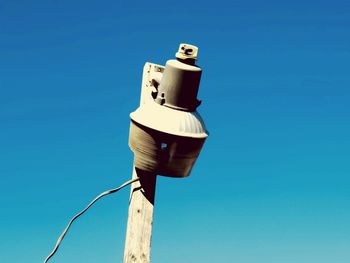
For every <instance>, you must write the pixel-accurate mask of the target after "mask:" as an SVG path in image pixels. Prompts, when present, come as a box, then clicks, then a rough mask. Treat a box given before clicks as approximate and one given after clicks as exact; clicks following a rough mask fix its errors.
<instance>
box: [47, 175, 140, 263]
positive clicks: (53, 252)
mask: <svg viewBox="0 0 350 263" xmlns="http://www.w3.org/2000/svg"><path fill="white" fill-rule="evenodd" d="M139 180H140V178H135V179H131V180H129V181H127V182H125V183H123V184H122V185H121V186H119V187H117V188H114V189H110V190H108V191H105V192H103V193H101V194H99V195H98V196H96V197H95V199H94V200H92V201H91V202H90V204H88V206H87V207H85V208H84V209H83V210H82V211H81V212H79V213H78V214H76V215H75V216H74V217H73V218H72V219H71V220H70V221H69V223H68V225H67V226H66V228H65V229H64V230H63V232H62V234H61V235H60V237H59V238H58V240H57V243H56V246H55V247H54V249H53V250H52V252H51V253H50V255H48V256H47V258H46V259H45V261H44V263H47V262H48V261H49V259H50V258H52V257H53V255H55V253H56V251H57V249H58V247H59V246H60V244H61V242H62V240H63V238H64V236H65V235H66V234H67V232H68V229H69V228H70V226H71V225H72V223H73V222H74V221H75V220H76V219H77V218H78V217H79V216H81V215H82V214H84V213H85V212H86V211H87V210H88V209H89V208H90V207H91V206H92V205H93V204H94V203H95V202H96V201H97V200H99V199H100V198H101V197H103V196H105V195H109V194H113V193H115V192H117V191H119V190H120V189H122V188H124V187H125V186H128V185H129V184H132V183H134V182H136V181H139Z"/></svg>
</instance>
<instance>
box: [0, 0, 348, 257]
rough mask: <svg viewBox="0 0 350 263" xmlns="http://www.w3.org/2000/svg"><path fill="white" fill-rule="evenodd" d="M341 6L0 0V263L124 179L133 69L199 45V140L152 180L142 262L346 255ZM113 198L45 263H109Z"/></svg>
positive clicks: (115, 229) (115, 251) (344, 17)
mask: <svg viewBox="0 0 350 263" xmlns="http://www.w3.org/2000/svg"><path fill="white" fill-rule="evenodd" d="M349 27H350V4H349V2H347V1H221V0H219V1H214V2H201V3H198V2H194V1H193V2H186V3H184V2H180V1H152V2H147V3H146V2H142V3H139V2H136V1H135V2H126V1H125V2H120V1H74V3H72V1H30V2H28V1H27V2H25V1H1V2H0V39H1V41H0V69H1V71H0V72H1V77H0V91H1V96H0V178H1V184H0V208H1V216H0V233H1V235H0V243H1V246H0V262H11V263H23V262H42V261H43V260H44V258H45V257H46V256H47V254H48V253H49V252H50V250H51V249H52V248H53V246H54V244H55V242H56V239H57V237H58V235H59V234H60V233H61V231H62V230H63V228H64V227H65V225H66V224H67V222H68V220H69V219H70V218H71V217H72V216H73V215H74V214H75V213H76V212H78V211H79V210H80V209H81V208H83V207H84V206H85V205H86V204H87V203H88V202H89V201H90V200H91V199H92V198H93V197H94V196H95V195H97V194H98V193H100V192H102V191H104V190H106V189H109V188H112V187H115V186H118V185H120V184H121V183H122V182H124V181H126V180H128V179H129V178H130V176H131V171H132V158H133V156H132V153H131V151H130V150H129V148H128V145H127V141H128V131H129V113H130V112H131V111H133V110H135V109H136V107H137V105H138V100H139V93H140V85H141V74H142V68H143V64H144V63H145V62H146V61H150V62H154V63H159V64H164V63H165V62H166V60H167V59H171V58H173V55H174V53H175V52H176V50H177V47H178V44H179V43H182V42H185V43H191V44H195V45H197V46H199V62H198V64H199V65H201V67H202V68H203V77H202V81H201V87H200V92H199V98H200V99H202V105H201V106H200V107H199V112H200V113H201V114H202V116H203V118H204V119H205V121H206V124H207V127H208V129H209V131H210V137H209V138H208V140H207V142H206V144H205V146H204V148H203V151H202V154H201V156H200V158H199V159H198V162H197V164H196V166H195V168H194V170H193V172H192V174H191V176H190V177H188V178H186V179H172V178H165V177H160V178H158V182H157V193H156V206H155V215H154V228H153V241H152V255H151V258H152V262H153V263H161V262H167V263H175V262H201V263H209V262H210V263H211V262H239V263H280V262H284V263H294V262H298V263H309V262H318V263H323V262H324V263H326V262H327V263H328V262H337V263H343V262H344V263H345V262H349V261H350V252H349V251H350V250H349V247H350V209H349V207H350V179H349V175H350V150H349V149H350V136H349V134H350V103H349V100H350V90H349V88H350V78H349V68H350V49H349V47H350V31H349ZM128 196H129V191H128V190H126V189H124V190H123V191H122V192H120V193H118V194H115V195H113V196H109V197H106V198H105V199H103V200H102V201H100V202H99V203H98V204H97V205H96V206H94V207H93V208H91V209H90V210H89V211H88V213H87V214H86V215H84V216H83V217H82V218H80V219H79V220H78V221H77V222H76V223H75V224H74V225H73V227H72V229H71V231H70V232H69V233H68V235H67V236H66V239H65V240H64V241H63V243H62V246H61V247H60V249H59V251H58V253H57V255H56V256H55V257H54V258H53V260H52V262H65V263H68V262H86V263H100V262H122V258H123V246H124V238H125V228H126V220H127V206H128Z"/></svg>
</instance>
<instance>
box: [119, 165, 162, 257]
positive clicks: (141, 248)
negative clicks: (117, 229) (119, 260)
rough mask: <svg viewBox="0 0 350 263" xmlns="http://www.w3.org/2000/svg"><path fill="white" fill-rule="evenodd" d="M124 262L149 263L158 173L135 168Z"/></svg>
mask: <svg viewBox="0 0 350 263" xmlns="http://www.w3.org/2000/svg"><path fill="white" fill-rule="evenodd" d="M132 177H133V178H137V177H139V178H140V180H139V181H137V182H135V183H133V184H132V185H131V193H130V202H129V214H128V225H127V229H126V240H125V249H124V263H149V262H150V253H151V239H152V224H153V208H154V197H155V192H156V179H157V175H156V174H152V173H149V172H145V171H142V170H139V169H137V168H135V167H134V168H133V175H132Z"/></svg>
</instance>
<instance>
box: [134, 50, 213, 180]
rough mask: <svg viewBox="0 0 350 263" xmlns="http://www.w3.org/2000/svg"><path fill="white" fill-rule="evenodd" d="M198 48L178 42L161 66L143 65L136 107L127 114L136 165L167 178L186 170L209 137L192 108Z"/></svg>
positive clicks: (198, 73)
mask: <svg viewBox="0 0 350 263" xmlns="http://www.w3.org/2000/svg"><path fill="white" fill-rule="evenodd" d="M189 49H190V50H191V51H190V52H189V51H188V50H189ZM197 52H198V49H197V48H196V47H195V46H192V45H188V44H181V45H180V48H179V52H178V53H176V57H177V60H169V61H167V63H166V66H165V67H164V66H160V65H156V64H152V63H146V64H145V67H144V71H143V78H142V89H141V101H140V106H139V108H138V109H137V110H136V111H134V112H132V113H131V114H130V118H131V123H130V133H129V146H130V148H131V150H132V151H133V153H134V165H135V167H136V168H139V169H141V170H144V171H147V172H152V173H156V174H158V175H164V176H170V177H186V176H188V175H189V174H190V172H191V170H192V167H193V165H194V163H195V162H196V160H197V158H198V156H199V153H200V151H201V149H202V146H203V144H204V142H205V140H206V138H207V137H208V132H207V130H206V128H205V125H204V121H203V119H202V118H201V116H200V115H199V113H198V112H197V111H196V108H197V106H198V105H199V104H200V102H199V101H198V100H197V93H198V88H199V82H200V76H201V72H202V70H201V69H200V68H199V67H198V66H196V65H194V62H195V59H196V57H197Z"/></svg>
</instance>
